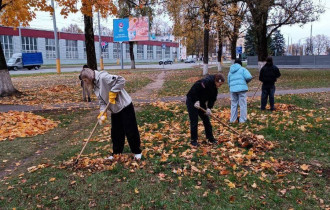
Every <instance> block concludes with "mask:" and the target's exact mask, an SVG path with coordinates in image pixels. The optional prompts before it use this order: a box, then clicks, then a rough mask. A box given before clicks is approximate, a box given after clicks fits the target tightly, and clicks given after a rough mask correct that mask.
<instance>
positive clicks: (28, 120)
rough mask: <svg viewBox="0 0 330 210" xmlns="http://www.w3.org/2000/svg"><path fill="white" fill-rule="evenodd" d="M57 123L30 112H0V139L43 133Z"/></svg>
mask: <svg viewBox="0 0 330 210" xmlns="http://www.w3.org/2000/svg"><path fill="white" fill-rule="evenodd" d="M57 125H58V122H54V121H52V120H50V119H46V118H44V117H42V116H39V115H35V114H33V113H30V112H13V111H11V112H8V113H0V141H3V140H6V139H9V140H13V139H14V138H17V137H29V136H36V135H38V134H44V133H45V132H47V131H48V130H51V129H53V128H55V127H57Z"/></svg>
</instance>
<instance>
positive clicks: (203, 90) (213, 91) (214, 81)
mask: <svg viewBox="0 0 330 210" xmlns="http://www.w3.org/2000/svg"><path fill="white" fill-rule="evenodd" d="M224 82H225V79H224V77H223V75H222V74H216V75H208V76H206V77H205V78H203V79H201V80H198V81H197V82H195V83H194V85H193V86H192V87H191V89H190V90H189V92H188V94H187V100H186V105H187V109H188V113H189V120H190V137H191V142H190V143H191V145H192V146H198V145H199V144H198V142H197V139H198V132H197V128H198V116H199V117H200V118H201V119H202V121H203V124H204V128H205V134H206V138H207V139H208V141H209V143H212V144H215V143H217V141H216V140H215V139H214V137H213V133H212V125H211V122H210V119H209V116H210V115H211V113H212V112H211V109H212V108H213V106H214V103H215V101H216V100H217V96H218V88H219V87H220V86H221V85H222V84H223V83H224ZM198 107H202V108H203V109H205V110H206V113H204V112H203V111H202V110H200V109H198Z"/></svg>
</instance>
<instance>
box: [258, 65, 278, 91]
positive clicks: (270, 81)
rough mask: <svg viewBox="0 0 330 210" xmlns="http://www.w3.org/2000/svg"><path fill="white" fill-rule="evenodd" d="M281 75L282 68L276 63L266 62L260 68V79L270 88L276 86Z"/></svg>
mask: <svg viewBox="0 0 330 210" xmlns="http://www.w3.org/2000/svg"><path fill="white" fill-rule="evenodd" d="M280 76H281V73H280V70H279V69H278V68H277V67H276V66H275V65H269V64H266V65H264V67H262V69H261V70H260V74H259V80H260V81H261V82H262V86H263V87H264V88H270V87H273V86H274V84H275V82H276V80H277V78H279V77H280Z"/></svg>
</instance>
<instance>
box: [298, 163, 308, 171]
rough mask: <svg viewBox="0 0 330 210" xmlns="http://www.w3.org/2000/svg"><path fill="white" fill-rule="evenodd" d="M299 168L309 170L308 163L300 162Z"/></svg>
mask: <svg viewBox="0 0 330 210" xmlns="http://www.w3.org/2000/svg"><path fill="white" fill-rule="evenodd" d="M300 168H301V169H302V170H304V171H308V170H309V165H306V164H302V165H301V166H300Z"/></svg>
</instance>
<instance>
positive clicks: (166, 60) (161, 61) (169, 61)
mask: <svg viewBox="0 0 330 210" xmlns="http://www.w3.org/2000/svg"><path fill="white" fill-rule="evenodd" d="M163 63H164V65H166V64H172V63H173V60H171V59H165V61H164V60H160V61H159V65H163Z"/></svg>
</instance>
